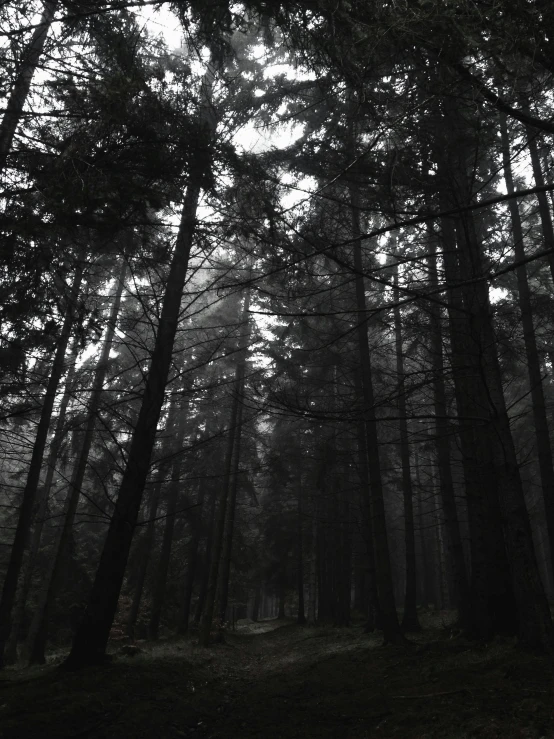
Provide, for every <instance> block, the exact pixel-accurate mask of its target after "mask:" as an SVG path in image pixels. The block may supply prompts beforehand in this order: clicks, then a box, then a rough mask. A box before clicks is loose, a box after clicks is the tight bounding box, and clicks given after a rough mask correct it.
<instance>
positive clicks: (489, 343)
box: [459, 214, 554, 650]
mask: <svg viewBox="0 0 554 739" xmlns="http://www.w3.org/2000/svg"><path fill="white" fill-rule="evenodd" d="M460 247H461V248H460V251H459V254H460V264H461V265H462V270H461V274H462V277H463V278H464V279H472V278H474V277H476V276H479V277H480V276H481V275H482V274H483V269H482V264H481V253H480V249H479V246H478V244H477V238H476V234H475V228H474V224H473V219H472V217H471V215H469V214H466V215H464V217H463V218H462V222H461V229H460ZM464 305H465V308H466V310H468V311H469V313H470V326H469V327H470V330H471V339H472V341H473V343H474V351H475V352H476V353H478V356H479V370H480V378H481V381H482V383H483V386H484V389H485V391H486V395H487V398H488V407H486V413H487V415H488V416H489V418H490V421H489V423H488V424H487V425H488V426H489V429H490V430H489V433H490V436H491V441H492V451H493V470H492V473H493V474H494V475H495V477H496V480H497V481H498V490H499V496H498V505H499V509H500V514H501V517H502V527H503V530H504V538H505V543H506V551H507V555H508V561H509V566H510V571H511V577H512V584H513V595H514V597H515V602H516V609H517V615H518V636H519V640H520V642H521V644H522V645H524V646H526V647H530V648H540V649H545V650H551V649H552V648H553V647H554V632H553V629H552V618H551V615H550V609H549V606H548V602H547V600H546V596H545V593H544V588H543V585H542V582H541V578H540V574H539V568H538V564H537V560H536V555H535V550H534V546H533V539H532V533H531V526H530V523H529V516H528V513H527V509H526V507H525V497H524V492H523V485H522V482H521V476H520V472H519V466H518V461H517V454H516V449H515V445H514V442H513V438H512V433H511V429H510V419H509V416H508V412H507V409H506V403H505V399H504V392H503V388H502V379H501V372H500V365H499V362H498V354H497V349H496V342H495V336H494V330H493V325H492V316H491V310H490V305H489V294H488V286H487V285H486V283H484V282H475V283H474V284H473V285H472V286H471V288H470V289H468V290H466V291H465V292H464ZM493 502H494V504H495V505H496V503H497V501H496V499H495V500H494V501H493Z"/></svg>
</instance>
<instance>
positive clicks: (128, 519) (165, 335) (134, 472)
mask: <svg viewBox="0 0 554 739" xmlns="http://www.w3.org/2000/svg"><path fill="white" fill-rule="evenodd" d="M195 176H196V177H198V178H199V179H198V181H193V182H191V183H190V184H189V186H188V187H187V192H186V195H185V201H184V204H183V210H182V215H181V223H180V226H179V233H178V235H177V242H176V244H175V251H174V253H173V258H172V260H171V266H170V270H169V275H168V277H167V283H166V291H165V295H164V299H163V305H162V312H161V317H160V323H159V326H158V331H157V334H156V342H155V346H154V351H153V352H152V359H151V363H150V370H149V373H148V377H147V380H146V387H145V390H144V395H143V400H142V405H141V409H140V412H139V417H138V420H137V423H136V426H135V430H134V433H133V437H132V441H131V448H130V450H129V456H128V459H127V466H126V468H125V472H124V474H123V479H122V482H121V487H120V489H119V494H118V497H117V501H116V504H115V509H114V511H113V515H112V519H111V523H110V527H109V529H108V535H107V537H106V541H105V544H104V548H103V551H102V555H101V559H100V565H99V567H98V571H97V573H96V578H95V581H94V584H93V587H92V592H91V596H90V602H89V605H88V608H87V610H86V611H85V614H84V617H83V620H82V623H81V625H80V627H79V629H78V630H77V633H76V634H75V638H74V641H73V646H72V649H71V653H70V655H69V657H68V658H67V660H66V662H65V663H64V664H65V666H66V667H67V668H78V667H82V666H86V665H90V664H95V663H98V662H103V661H104V659H105V651H106V646H107V643H108V639H109V635H110V629H111V625H112V622H113V619H114V616H115V612H116V609H117V602H118V600H119V593H120V590H121V585H122V583H123V578H124V576H125V567H126V565H127V559H128V557H129V550H130V547H131V542H132V539H133V534H134V530H135V525H136V521H137V517H138V512H139V510H140V505H141V501H142V495H143V491H144V485H145V482H146V478H147V476H148V470H149V467H150V459H151V456H152V449H153V447H154V442H155V438H156V428H157V424H158V421H159V418H160V412H161V409H162V405H163V400H164V391H165V386H166V383H167V376H168V372H169V367H170V364H171V356H172V352H173V342H174V340H175V333H176V331H177V322H178V320H179V312H180V308H181V297H182V294H183V288H184V284H185V278H186V274H187V269H188V262H189V255H190V250H191V247H192V242H193V237H194V233H195V229H196V211H197V207H198V200H199V197H200V177H201V172H195Z"/></svg>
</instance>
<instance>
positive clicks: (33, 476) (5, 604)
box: [0, 260, 84, 668]
mask: <svg viewBox="0 0 554 739" xmlns="http://www.w3.org/2000/svg"><path fill="white" fill-rule="evenodd" d="M83 269H84V262H83V261H82V260H79V261H78V262H77V266H76V268H75V275H74V277H73V284H72V287H71V292H70V295H69V296H68V304H67V308H66V312H65V318H64V322H63V325H62V329H61V332H60V337H59V339H58V343H57V346H56V353H55V355H54V362H53V364H52V369H51V371H50V378H49V380H48V384H47V386H46V392H45V394H44V401H43V404H42V409H41V414H40V420H39V423H38V428H37V435H36V437H35V442H34V444H33V452H32V455H31V464H30V466H29V472H28V475H27V481H26V483H25V488H24V490H23V499H22V502H21V507H20V509H19V518H18V521H17V527H16V531H15V537H14V541H13V544H12V548H11V553H10V559H9V562H8V569H7V572H6V578H5V580H4V586H3V590H2V597H1V599H0V668H2V667H3V666H4V649H5V645H6V642H7V640H8V638H9V635H10V632H11V616H12V609H13V606H14V601H15V596H16V592H17V584H18V581H19V574H20V571H21V565H22V563H23V556H24V553H25V549H26V547H27V541H28V537H29V531H30V528H31V523H32V518H33V509H34V504H35V498H36V495H37V489H38V485H39V481H40V473H41V470H42V462H43V458H44V451H45V448H46V442H47V439H48V429H49V427H50V421H51V418H52V411H53V409H54V402H55V400H56V393H57V390H58V386H59V384H60V380H61V377H62V374H63V369H64V360H65V355H66V351H67V345H68V342H69V337H70V335H71V330H72V328H73V324H74V321H75V307H76V302H77V298H78V295H79V290H80V287H81V281H82V278H83Z"/></svg>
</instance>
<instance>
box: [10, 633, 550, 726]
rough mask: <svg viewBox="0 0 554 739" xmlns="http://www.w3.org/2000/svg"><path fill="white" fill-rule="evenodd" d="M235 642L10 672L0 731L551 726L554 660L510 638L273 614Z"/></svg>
mask: <svg viewBox="0 0 554 739" xmlns="http://www.w3.org/2000/svg"><path fill="white" fill-rule="evenodd" d="M226 639H227V643H225V644H218V645H214V646H213V647H212V648H210V649H202V648H200V647H198V646H197V645H196V643H195V640H193V639H191V640H174V641H165V642H163V641H161V642H159V643H157V644H156V645H149V644H145V645H143V646H142V647H141V649H142V651H141V653H140V654H137V655H136V656H134V657H130V656H129V657H127V656H118V657H117V658H116V659H115V660H114V662H113V663H112V664H110V665H108V666H105V667H97V668H92V669H89V670H84V671H81V672H77V673H66V672H63V671H60V670H57V669H55V667H54V664H53V662H54V663H55V662H56V661H59V660H56V658H54V659H53V661H51V662H50V664H49V665H48V666H46V667H45V668H42V669H40V670H33V671H7V672H6V673H5V675H4V676H3V680H2V682H1V686H2V694H1V698H0V727H1V728H0V737H5V738H6V739H8V738H12V737H13V738H15V737H18V738H19V737H23V736H25V737H26V736H29V737H60V738H61V737H90V738H91V739H100V738H101V737H129V738H131V737H160V738H161V737H164V739H165V737H168V738H171V737H213V738H214V739H215V738H216V737H238V738H242V737H245V738H250V737H267V738H268V739H269V737H271V739H274V738H276V737H337V738H338V737H351V738H352V739H362V738H363V737H399V738H400V737H402V738H404V737H420V738H421V739H423V737H436V738H437V739H438V738H439V737H440V738H441V739H444V738H445V737H456V738H460V739H461V738H462V737H497V738H498V739H500V738H502V739H510V738H511V737H513V738H514V739H515V737H527V738H529V739H539V737H554V701H553V697H554V696H553V687H554V680H553V669H552V664H551V662H550V661H549V660H548V659H547V658H545V657H537V656H534V655H530V654H525V653H522V652H521V651H519V650H516V649H515V648H514V646H513V643H512V642H508V641H497V642H494V643H493V644H491V645H489V646H487V647H475V645H472V644H470V643H469V642H466V641H465V640H463V639H461V638H454V639H451V638H448V632H447V631H445V630H434V631H426V632H423V633H422V634H419V635H416V636H415V637H414V645H413V646H410V647H407V648H400V647H390V646H389V647H382V646H380V640H379V638H378V637H376V636H372V635H365V634H363V633H362V628H361V627H353V628H349V629H332V628H319V629H314V628H306V627H299V626H296V625H294V624H290V623H288V624H287V623H285V624H283V622H276V621H272V622H262V623H260V624H251V625H247V624H245V625H243V626H242V627H241V628H239V630H238V631H237V632H236V633H231V634H228V635H227V637H226ZM60 659H61V657H60Z"/></svg>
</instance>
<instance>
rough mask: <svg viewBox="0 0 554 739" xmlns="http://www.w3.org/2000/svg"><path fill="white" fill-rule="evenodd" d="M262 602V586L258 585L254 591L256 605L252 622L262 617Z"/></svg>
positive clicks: (253, 609)
mask: <svg viewBox="0 0 554 739" xmlns="http://www.w3.org/2000/svg"><path fill="white" fill-rule="evenodd" d="M261 601H262V586H261V585H257V586H256V590H255V591H254V603H253V604H252V621H254V622H256V621H257V620H258V618H259V615H260V604H261Z"/></svg>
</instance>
